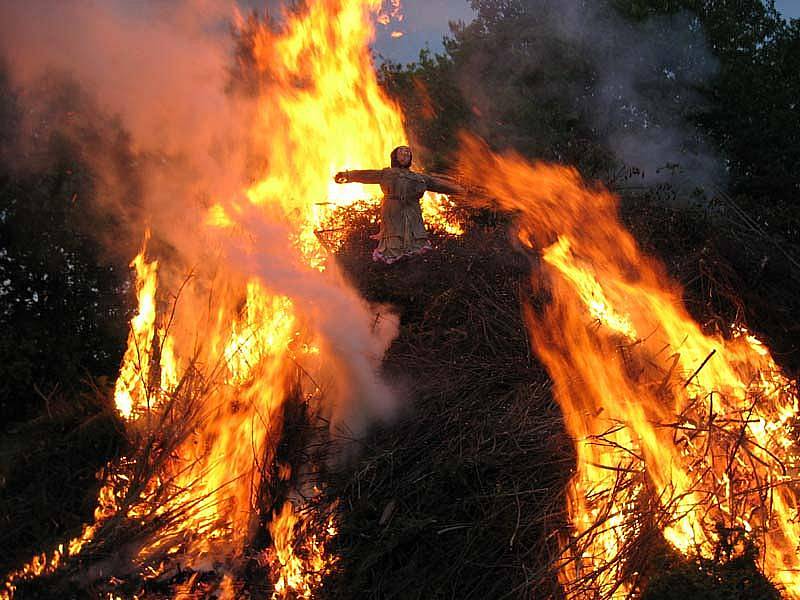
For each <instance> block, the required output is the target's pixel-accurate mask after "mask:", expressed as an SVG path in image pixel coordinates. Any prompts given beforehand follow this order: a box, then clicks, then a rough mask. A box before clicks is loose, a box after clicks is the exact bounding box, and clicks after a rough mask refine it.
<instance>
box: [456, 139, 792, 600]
mask: <svg viewBox="0 0 800 600" xmlns="http://www.w3.org/2000/svg"><path fill="white" fill-rule="evenodd" d="M461 168H462V171H463V172H464V174H465V176H466V177H467V178H468V179H472V180H474V181H480V182H481V183H482V184H483V185H484V186H485V188H486V190H487V192H488V194H489V195H490V196H491V197H493V198H496V199H497V201H498V202H499V204H500V205H501V207H502V208H503V209H505V210H509V211H514V212H516V213H517V214H518V215H519V221H518V224H519V228H520V231H519V237H520V240H521V241H522V242H523V243H525V244H527V245H528V246H531V247H532V246H534V245H535V246H538V247H539V248H541V249H542V253H543V258H544V264H545V270H546V272H547V275H548V278H549V286H550V287H551V290H552V302H551V303H550V305H549V306H548V307H547V309H546V310H545V311H544V313H543V314H541V315H539V314H535V313H534V312H533V310H529V311H528V322H529V329H530V334H531V338H532V340H533V343H534V346H535V348H536V351H537V354H538V355H539V357H540V359H541V360H542V362H543V363H544V365H545V366H546V367H547V369H548V371H549V373H550V375H551V377H552V379H553V381H554V384H555V386H554V393H555V396H556V399H557V400H558V402H559V403H560V405H561V407H562V411H563V413H564V419H565V422H566V425H567V428H568V430H569V432H570V433H571V435H572V436H573V438H574V440H575V444H576V451H577V463H578V464H577V472H576V473H575V475H574V477H573V479H572V483H571V489H570V490H569V506H568V512H569V516H570V519H571V525H572V534H571V535H570V536H569V538H568V539H565V540H564V546H563V556H562V563H561V570H560V578H561V582H562V584H563V586H564V588H565V592H566V594H567V596H568V597H573V598H582V597H587V598H588V597H592V598H594V597H601V598H612V597H620V598H622V597H627V595H628V594H629V593H630V592H632V591H634V590H635V589H637V586H638V585H639V584H640V581H639V577H640V575H642V574H641V573H640V572H639V570H638V569H639V567H640V565H637V563H636V553H637V547H636V544H637V540H638V539H639V538H640V536H641V537H642V539H646V535H645V534H646V533H647V531H648V529H650V530H652V529H653V528H655V530H657V531H660V533H661V535H663V537H664V538H665V539H666V540H667V541H668V542H669V543H670V544H671V545H672V546H673V547H674V548H675V549H676V550H678V551H679V552H681V553H683V554H685V555H701V556H704V557H706V558H710V557H712V556H713V552H714V549H715V547H716V545H717V543H718V542H719V541H720V535H721V533H720V532H725V531H730V532H737V531H741V532H745V533H746V534H747V536H748V537H749V539H751V540H752V541H754V542H755V543H756V544H758V548H759V551H760V559H761V561H760V564H761V566H762V568H763V570H764V573H765V574H766V575H767V576H768V577H769V578H770V579H771V580H773V581H774V582H776V583H777V584H778V585H780V586H781V587H782V588H783V589H784V590H785V592H786V593H787V594H788V595H789V596H790V597H800V578H798V576H797V572H798V569H800V558H798V554H797V549H798V544H799V543H800V525H798V521H797V517H798V514H797V510H798V503H797V485H796V481H797V476H798V452H797V451H798V448H797V445H796V442H795V439H796V432H795V419H796V414H797V409H798V391H797V383H796V382H795V381H792V380H790V379H789V378H787V377H786V376H785V375H784V374H783V373H782V372H781V370H780V368H779V367H778V366H777V365H776V363H775V362H774V360H773V359H772V357H771V355H770V352H769V350H768V349H767V348H766V346H765V345H764V344H763V343H761V342H760V341H759V340H758V339H757V338H756V337H755V336H753V335H752V334H750V333H749V332H748V331H747V330H746V329H744V328H741V327H739V328H734V335H733V336H731V337H729V338H724V337H722V336H721V335H720V334H718V333H705V332H703V331H702V330H701V328H700V326H699V325H698V324H697V323H696V322H695V321H694V320H693V319H692V317H691V316H690V315H689V313H688V312H687V310H686V308H685V307H684V306H683V303H682V301H681V290H680V289H679V287H678V286H677V285H676V284H674V283H672V282H671V281H670V280H669V278H668V277H667V275H666V274H665V272H664V269H663V267H662V266H661V265H660V264H658V263H657V262H656V261H654V260H653V259H651V258H649V257H647V256H646V255H644V254H643V253H642V252H641V251H640V250H639V248H638V247H637V245H636V242H635V240H634V239H633V238H632V236H631V235H630V233H628V232H627V231H626V230H625V228H624V227H623V226H622V225H621V223H620V222H619V220H618V217H617V200H616V198H615V197H614V196H613V195H612V194H610V193H609V192H608V191H606V190H604V189H601V188H592V187H590V186H588V185H586V184H585V183H584V182H583V181H582V180H581V178H580V176H579V175H578V174H577V172H575V171H574V170H573V169H569V168H564V167H557V166H549V165H544V164H534V165H531V164H529V163H527V162H526V161H525V160H524V159H522V158H521V157H518V156H516V155H506V156H502V157H501V156H497V155H494V154H492V153H491V152H490V151H489V150H488V149H487V148H486V147H485V146H483V145H482V143H480V142H478V141H476V140H474V139H471V138H465V140H464V149H463V152H462V164H461ZM485 173H492V177H491V178H488V179H487V178H486V177H485Z"/></svg>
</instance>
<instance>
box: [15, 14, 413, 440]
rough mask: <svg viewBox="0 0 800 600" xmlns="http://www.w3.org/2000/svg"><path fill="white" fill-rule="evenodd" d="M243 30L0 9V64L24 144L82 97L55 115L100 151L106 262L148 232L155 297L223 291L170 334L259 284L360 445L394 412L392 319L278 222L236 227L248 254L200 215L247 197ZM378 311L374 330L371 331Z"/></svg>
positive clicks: (199, 17)
mask: <svg viewBox="0 0 800 600" xmlns="http://www.w3.org/2000/svg"><path fill="white" fill-rule="evenodd" d="M238 18H240V17H239V16H238V14H237V13H236V10H235V6H233V5H232V4H231V3H230V2H226V1H223V0H180V1H169V2H166V1H161V0H149V1H147V2H136V3H131V2H126V1H124V0H113V1H104V2H94V1H91V0H75V1H73V2H69V3H65V2H64V3H62V2H53V1H48V0H34V1H32V2H28V3H3V4H2V6H0V53H2V60H4V61H5V63H6V65H7V68H8V71H9V76H10V80H11V83H12V85H13V86H14V87H15V89H16V90H18V91H19V93H20V98H21V103H22V104H23V107H24V112H25V115H26V119H27V121H28V123H27V124H26V126H25V127H24V128H23V130H24V131H25V134H24V135H23V136H22V137H23V138H24V137H25V136H27V135H30V134H32V132H33V131H35V130H36V129H37V128H40V127H42V126H43V123H42V121H43V119H44V118H45V117H44V115H45V114H47V115H48V117H47V118H48V119H49V118H51V116H52V114H53V111H55V113H58V112H59V103H60V102H61V100H60V99H59V96H58V93H60V92H56V90H62V91H63V89H64V85H65V84H64V82H71V83H70V85H72V86H73V89H74V87H75V86H79V89H80V93H79V95H80V96H81V98H82V99H81V100H80V101H75V100H74V98H73V100H74V102H72V103H71V104H69V106H64V107H63V112H64V113H67V112H69V113H70V114H72V113H73V112H74V111H75V105H76V103H77V105H79V106H80V108H79V111H80V113H81V115H80V116H79V118H80V119H81V120H82V122H85V123H88V125H87V126H88V127H92V128H93V129H94V135H93V137H94V138H95V139H97V140H100V141H99V142H98V143H96V144H94V145H92V146H87V145H85V144H84V145H82V147H81V152H83V153H85V158H86V159H87V160H88V162H89V163H90V164H91V167H92V169H93V171H94V173H95V174H96V177H97V189H96V196H97V199H96V202H98V203H99V204H100V207H101V209H102V210H103V211H105V212H106V214H107V215H108V216H109V220H111V219H114V220H117V221H120V222H121V223H122V227H121V228H119V229H115V233H114V235H113V239H111V236H105V242H106V243H107V244H108V249H109V252H110V253H114V252H119V253H122V254H125V255H126V256H127V259H128V260H130V258H132V254H131V252H130V250H131V249H132V248H135V247H137V246H138V245H139V244H140V243H141V239H142V235H143V233H144V231H145V229H147V228H149V229H150V230H151V231H152V234H153V243H151V247H152V249H153V252H154V253H155V254H156V256H157V257H158V258H159V259H160V265H159V278H160V284H159V285H160V287H161V288H163V289H164V290H166V291H168V292H169V293H175V292H176V291H177V290H178V289H179V288H180V286H181V283H182V282H183V280H184V279H185V278H186V276H187V273H188V272H190V271H192V272H194V273H195V274H196V275H198V278H197V279H200V280H202V279H203V278H204V277H206V278H207V280H208V281H211V280H212V279H213V278H214V277H217V278H218V280H221V281H222V282H223V283H222V284H220V283H219V282H217V283H216V284H213V285H212V284H211V283H206V284H199V283H198V284H197V285H196V286H195V287H196V288H197V289H196V290H195V291H189V290H184V292H183V296H182V298H181V299H179V301H178V302H179V303H181V302H188V303H189V304H190V305H191V306H189V307H186V308H185V309H184V310H183V317H182V323H179V324H178V325H176V327H177V326H180V327H183V328H190V327H191V322H192V321H196V322H200V321H201V320H202V318H204V315H203V314H202V311H201V310H200V309H199V308H197V307H199V306H204V303H203V302H202V301H200V298H201V297H202V296H203V294H212V293H224V292H222V291H220V290H221V288H222V287H224V286H225V285H232V282H239V283H241V282H243V281H244V280H245V279H248V278H253V277H255V278H259V279H260V280H261V281H262V283H263V285H264V287H265V288H267V289H269V290H270V291H271V292H272V293H275V294H277V295H282V296H286V297H288V298H290V299H291V300H292V302H293V305H294V307H295V308H296V310H297V311H298V312H299V313H300V315H301V317H302V318H303V319H304V320H305V322H306V323H308V324H310V326H311V327H312V329H313V330H314V331H316V333H317V334H318V336H319V338H320V343H321V344H322V345H324V346H325V347H326V348H327V349H329V350H330V354H331V356H332V357H333V358H332V359H331V364H329V365H327V366H326V367H325V370H326V372H327V373H328V374H329V375H330V377H331V378H333V379H335V385H334V389H333V391H332V392H331V401H332V403H333V404H332V406H330V407H328V409H327V413H328V416H330V418H331V419H332V426H333V427H345V428H347V429H349V430H351V431H352V432H354V433H355V434H359V433H360V432H363V429H364V427H365V426H366V424H367V423H368V422H369V420H371V419H376V418H378V419H388V418H390V417H391V416H392V414H393V412H394V411H395V408H396V397H395V394H394V392H393V391H392V390H390V389H389V388H388V387H387V386H386V385H385V384H384V383H383V382H382V381H381V380H380V377H379V375H378V369H379V366H380V360H381V358H382V355H383V352H384V351H385V349H386V347H387V346H388V343H389V342H390V341H391V339H392V338H393V337H394V336H395V335H396V325H397V322H396V319H395V318H394V317H392V316H391V315H389V314H388V312H387V311H386V310H385V309H381V308H378V309H373V307H370V306H369V305H367V303H366V302H364V301H363V300H362V299H361V298H360V297H359V296H358V294H357V293H356V292H355V291H354V290H353V289H352V288H351V287H350V286H349V285H348V284H347V283H346V282H345V280H344V278H343V277H342V276H341V275H340V274H338V272H337V270H336V268H335V267H332V268H329V269H328V270H327V271H326V272H325V273H320V272H318V271H316V270H313V269H310V268H309V267H308V266H306V265H305V264H304V263H303V262H302V260H300V258H299V256H298V253H297V252H296V251H293V250H292V249H291V247H290V240H289V238H290V232H289V231H288V229H287V227H286V226H285V225H281V224H278V223H277V222H275V221H274V218H275V213H274V212H272V213H271V212H270V211H266V210H265V211H262V212H256V211H252V212H251V213H250V214H248V215H247V217H246V218H244V219H242V220H240V221H239V225H240V227H244V228H245V230H246V232H245V235H246V237H247V241H248V244H249V246H248V247H250V248H252V247H257V249H258V252H257V253H253V252H249V253H245V252H243V251H242V250H241V248H240V243H239V241H237V240H235V239H233V238H229V237H226V236H225V235H220V236H211V235H209V234H206V233H203V232H204V231H207V228H205V227H204V226H203V222H204V219H205V218H206V209H207V208H208V207H209V206H210V205H211V204H212V203H214V202H215V201H216V200H217V199H225V200H230V199H232V198H242V191H243V190H244V189H245V188H246V187H247V186H248V185H249V184H250V183H252V176H253V163H254V162H255V161H257V160H258V159H259V157H257V156H256V157H255V158H254V156H253V147H254V144H256V143H258V141H259V140H257V139H255V137H254V136H255V134H254V133H252V118H253V115H254V112H255V111H256V101H255V99H253V98H252V97H248V96H247V95H245V94H239V93H234V92H232V91H231V72H232V70H233V68H234V60H235V58H234V56H235V55H234V48H233V42H234V39H233V36H232V35H231V20H232V19H238ZM53 82H58V83H53ZM43 106H47V107H48V109H47V111H44V110H43V109H42V107H43ZM61 120H62V121H66V120H67V119H66V117H64V118H63V119H61ZM50 126H57V124H54V123H51V124H50ZM120 131H124V132H125V135H124V138H125V143H126V144H127V148H128V154H127V161H126V164H125V165H124V167H122V168H120V164H119V161H118V160H116V158H118V157H116V158H114V160H112V157H111V156H110V155H109V152H108V149H109V147H110V144H111V140H112V139H118V138H119V135H120ZM67 132H68V133H69V131H68V130H67ZM78 141H80V140H78ZM20 142H21V145H20V155H22V154H24V149H23V146H24V145H25V140H24V139H22V140H20ZM259 150H260V152H262V153H266V152H268V148H260V149H259ZM327 167H328V165H325V168H326V169H327ZM126 170H127V172H126ZM132 179H135V180H136V182H137V185H136V186H134V187H135V191H136V194H135V197H132V192H131V189H132V188H131V185H130V181H131V180H132ZM98 235H99V237H101V238H103V237H104V236H103V232H102V231H101V232H99V234H98ZM253 242H255V246H253ZM215 286H216V287H215ZM181 308H184V307H182V306H181V305H180V304H179V309H181ZM376 312H380V314H382V315H383V317H381V318H380V319H376ZM208 317H209V315H207V314H206V315H205V318H208ZM377 321H380V322H381V325H380V326H377V327H376V326H375V323H376V322H377ZM207 341H208V340H203V339H202V334H200V335H198V333H197V332H195V334H194V336H193V337H192V336H191V334H187V342H186V344H185V345H186V346H187V347H188V348H189V354H191V348H190V346H191V344H192V343H195V344H196V343H201V344H202V343H203V342H207Z"/></svg>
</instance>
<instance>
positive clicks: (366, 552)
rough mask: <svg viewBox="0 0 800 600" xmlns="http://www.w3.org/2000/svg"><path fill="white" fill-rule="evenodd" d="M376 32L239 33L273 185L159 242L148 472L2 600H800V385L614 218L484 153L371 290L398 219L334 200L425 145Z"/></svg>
mask: <svg viewBox="0 0 800 600" xmlns="http://www.w3.org/2000/svg"><path fill="white" fill-rule="evenodd" d="M378 9H379V7H378V6H377V5H374V4H373V3H363V2H359V1H358V0H341V1H332V0H331V1H328V0H321V1H319V2H310V3H308V4H307V6H305V7H303V8H302V9H298V10H296V11H291V12H290V11H287V13H286V14H285V15H284V20H283V22H282V23H280V24H275V23H270V24H263V23H258V22H250V23H247V24H245V23H243V24H242V27H243V28H245V29H247V35H246V36H245V39H246V46H247V49H248V53H247V56H248V57H249V59H250V60H251V61H252V62H251V63H248V69H249V70H250V72H251V73H252V74H253V77H252V79H251V80H250V81H249V84H250V87H251V88H252V89H251V92H253V94H254V98H255V100H254V101H253V102H252V103H250V104H248V110H247V111H244V112H243V114H244V116H245V117H246V118H247V119H250V120H249V121H248V123H247V126H248V127H247V129H248V141H249V143H250V145H251V148H250V150H251V152H252V153H253V154H254V156H255V158H253V157H250V158H251V160H250V161H249V162H248V166H249V173H250V175H251V179H250V180H248V181H247V183H246V184H242V187H241V188H240V189H238V190H235V191H232V192H230V193H229V194H227V195H225V194H212V195H202V194H201V196H203V197H202V199H201V201H195V200H196V199H195V198H194V197H193V198H192V201H191V202H188V201H187V202H186V203H185V204H183V205H181V206H182V208H184V209H185V210H184V211H183V212H181V213H180V217H181V218H180V219H179V220H178V221H179V222H178V221H176V219H175V218H174V217H175V215H174V214H172V213H169V212H168V208H159V207H158V206H155V205H154V207H153V210H154V211H157V210H163V211H164V213H165V214H160V215H159V214H157V212H154V214H153V215H148V219H146V221H147V223H148V224H151V225H152V226H151V227H145V223H142V228H141V229H142V231H141V234H142V235H143V236H144V242H143V243H142V245H141V249H140V251H139V253H138V254H137V255H136V256H135V258H134V259H133V262H132V263H131V267H132V269H133V270H134V272H135V281H136V284H135V287H136V295H137V310H136V314H135V317H134V318H133V319H132V321H131V324H130V332H129V336H128V343H127V350H126V352H125V356H124V359H123V364H122V367H121V370H120V374H119V378H118V379H117V381H116V383H115V386H114V390H113V400H114V404H115V408H116V411H117V412H118V414H119V417H120V419H121V420H122V421H123V422H124V428H125V439H126V444H125V447H124V449H123V451H122V452H121V453H120V456H119V457H118V458H117V459H115V460H112V461H111V462H109V463H108V464H107V465H106V466H105V467H104V468H103V469H102V471H101V473H100V474H99V478H100V482H101V484H100V489H99V493H98V495H97V502H96V509H95V513H94V519H93V520H92V522H90V523H86V524H85V525H84V526H83V527H82V529H81V531H79V532H76V534H75V535H74V536H72V537H71V538H68V539H64V540H63V542H62V543H60V544H56V545H54V546H53V547H49V548H42V549H41V551H40V553H38V554H37V555H35V556H33V557H32V558H31V560H29V561H27V562H26V563H25V564H22V565H19V566H18V567H16V568H14V569H13V570H12V571H11V572H9V573H7V574H5V576H4V579H3V588H2V589H0V597H2V598H4V599H6V598H7V599H10V598H25V597H44V596H48V595H49V596H51V597H68V596H69V595H70V594H71V595H75V596H86V595H88V596H91V597H102V598H162V597H172V598H197V597H203V598H206V597H207V598H211V597H214V598H242V597H253V598H262V597H263V598H265V597H271V598H312V597H324V596H326V595H327V596H330V597H342V598H352V597H374V598H384V597H415V598H430V597H440V596H441V597H444V596H447V597H454V596H455V597H470V595H475V596H481V597H497V598H500V597H568V598H623V597H630V596H636V595H641V594H643V593H644V594H646V593H648V592H647V591H646V590H647V586H648V584H650V583H653V582H657V581H658V575H659V571H660V570H661V569H662V567H663V563H664V561H667V562H670V563H672V564H680V563H681V562H682V561H684V560H690V561H699V563H698V564H701V565H705V567H708V565H715V564H729V563H731V562H732V561H737V560H740V561H744V562H746V563H747V564H749V565H751V566H755V567H757V568H758V569H759V571H760V573H761V574H760V575H759V574H758V573H757V572H756V571H755V570H754V569H753V570H751V571H749V572H748V575H747V577H746V578H745V579H746V581H744V580H743V582H742V583H741V586H742V588H743V593H744V594H747V593H753V590H754V589H759V590H761V591H763V593H764V594H774V593H776V592H775V591H774V589H773V588H770V587H769V586H768V585H767V584H766V583H765V580H764V579H763V577H766V579H768V580H769V581H770V582H772V583H773V584H774V585H775V587H776V588H777V589H778V590H779V591H780V593H781V594H784V595H785V596H786V597H791V598H795V597H800V579H798V577H797V571H798V569H799V568H800V559H798V552H797V550H798V545H800V524H798V522H797V519H798V514H797V510H798V504H797V494H798V481H797V476H798V472H797V471H798V466H799V465H798V447H797V431H796V414H797V410H798V406H797V403H798V391H797V383H796V381H795V380H793V379H792V378H791V377H790V376H789V375H787V374H786V373H784V372H783V371H782V370H781V368H780V367H779V366H778V365H777V364H776V362H775V360H774V359H773V357H772V355H771V352H770V350H769V348H768V347H767V346H765V345H764V344H763V343H762V342H761V341H760V340H759V339H758V338H757V337H756V336H754V335H753V334H752V333H751V332H750V331H749V330H747V329H746V328H745V327H744V326H743V325H742V324H741V323H730V324H728V326H727V328H726V332H725V334H724V335H723V333H720V332H719V331H713V330H710V329H704V328H701V326H700V325H698V323H697V322H696V321H695V319H694V318H693V317H692V316H691V315H690V314H689V312H688V311H687V309H686V308H685V306H684V304H683V299H682V290H681V288H680V287H679V286H678V285H677V284H676V283H674V282H673V281H672V280H671V279H670V277H669V276H668V274H667V272H666V270H665V268H664V267H663V266H662V265H661V264H660V263H659V262H658V261H656V260H655V259H653V258H651V257H649V256H647V255H646V254H644V253H643V252H642V251H641V250H640V248H639V246H638V244H637V243H636V241H635V240H634V238H633V236H632V235H631V234H630V233H629V232H628V231H627V229H626V228H625V227H624V226H623V225H622V224H621V222H620V220H619V217H618V208H619V207H618V199H617V198H616V197H615V196H614V195H613V194H612V193H610V192H609V191H608V190H606V189H604V188H602V187H600V186H595V185H593V184H590V183H587V182H585V181H583V180H582V179H581V178H580V176H579V175H578V173H577V172H576V171H575V170H573V169H570V168H567V167H562V166H552V165H546V164H538V163H534V164H531V163H529V162H528V161H526V160H525V159H524V158H522V157H520V156H517V155H514V154H503V155H498V154H495V153H494V152H492V151H491V150H490V149H489V148H488V147H487V146H486V145H485V144H484V143H483V142H482V141H481V140H479V139H477V138H474V137H472V136H470V135H467V134H465V135H463V136H462V139H461V147H460V149H459V159H458V164H457V170H456V175H457V177H458V178H459V179H460V180H461V181H462V183H463V184H464V187H465V188H466V189H467V190H478V191H473V192H469V193H466V194H465V195H464V197H462V198H458V199H448V198H446V197H442V196H436V195H429V196H427V197H426V198H425V199H424V214H425V217H426V221H427V224H428V226H429V228H430V229H431V230H432V231H434V232H435V236H436V240H437V247H438V249H437V251H436V252H435V253H434V254H432V255H428V256H426V257H419V258H416V259H414V260H413V261H409V262H406V263H401V264H398V265H393V266H391V267H390V266H386V265H374V264H372V263H371V262H370V261H369V260H368V252H369V244H370V243H371V242H370V240H369V239H368V236H369V234H371V233H373V232H374V231H375V228H376V217H377V210H376V206H377V205H378V202H379V200H378V199H377V198H375V194H374V193H373V192H370V191H369V190H367V189H364V188H363V187H361V186H357V185H353V186H340V187H338V188H337V186H335V185H334V184H333V182H332V180H331V176H332V174H333V173H335V172H337V171H339V170H342V169H346V168H370V167H379V166H381V165H383V164H385V162H386V157H387V156H388V152H389V150H390V149H391V148H392V147H394V146H396V145H397V144H398V143H400V142H404V141H406V139H407V137H408V135H407V133H406V131H405V129H404V124H403V119H402V115H401V112H400V110H399V109H398V107H397V106H395V105H394V104H393V103H392V102H390V101H389V100H388V99H387V98H386V97H385V95H384V94H383V93H382V91H381V90H380V88H379V87H378V85H377V82H376V80H375V75H374V70H373V65H372V63H371V61H370V57H369V53H368V43H369V41H370V39H371V36H372V32H373V30H372V25H371V23H372V19H373V18H374V14H373V13H374V12H375V11H376V10H378ZM253 172H255V173H256V175H252V174H253ZM187 186H188V187H187V188H186V190H185V192H186V194H191V193H196V192H197V189H196V186H195V182H191V185H190V184H187ZM454 200H457V202H458V204H459V206H460V208H458V209H456V208H455V207H454ZM487 209H489V210H491V211H495V212H496V213H497V214H499V223H500V224H497V223H494V224H492V225H491V226H487V225H486V224H480V223H479V222H478V219H477V218H476V215H478V214H483V215H484V216H485V214H487V213H486V212H483V213H480V212H479V211H486V210H487ZM150 217H152V218H150ZM187 228H188V229H190V230H191V232H192V233H191V235H186V229H187ZM404 398H405V399H408V398H410V399H413V402H411V401H407V402H405V403H404V402H402V399H404ZM398 415H400V421H399V422H395V423H394V424H391V419H392V418H395V419H396V418H397V416H398ZM381 421H383V425H381V426H380V427H379V428H378V429H373V430H372V431H373V433H372V434H370V435H369V436H367V437H363V436H364V432H365V431H367V428H368V426H370V425H374V424H375V423H376V422H381ZM705 567H704V568H705ZM762 575H763V577H762ZM758 586H760V587H758ZM654 589H656V588H654ZM650 593H654V592H650Z"/></svg>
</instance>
